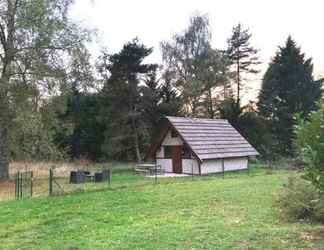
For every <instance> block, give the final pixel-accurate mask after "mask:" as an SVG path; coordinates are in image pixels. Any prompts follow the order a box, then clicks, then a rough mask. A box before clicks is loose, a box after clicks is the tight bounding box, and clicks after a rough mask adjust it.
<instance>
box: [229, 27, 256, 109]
mask: <svg viewBox="0 0 324 250" xmlns="http://www.w3.org/2000/svg"><path fill="white" fill-rule="evenodd" d="M251 36H252V35H251V33H250V31H249V30H248V29H244V28H243V26H242V24H240V23H239V24H238V25H236V26H234V27H233V30H232V35H231V37H230V38H229V39H228V40H227V43H228V48H227V55H228V57H229V59H230V64H231V65H232V66H233V68H234V71H235V72H234V76H235V78H236V79H235V82H236V89H237V92H236V102H237V104H239V103H240V99H241V90H242V87H243V86H242V80H244V79H243V74H247V73H252V74H256V73H258V72H259V71H258V70H257V69H256V68H255V66H256V65H258V64H260V62H259V60H258V57H257V52H258V50H256V49H255V48H253V47H252V46H251V45H250V39H251Z"/></svg>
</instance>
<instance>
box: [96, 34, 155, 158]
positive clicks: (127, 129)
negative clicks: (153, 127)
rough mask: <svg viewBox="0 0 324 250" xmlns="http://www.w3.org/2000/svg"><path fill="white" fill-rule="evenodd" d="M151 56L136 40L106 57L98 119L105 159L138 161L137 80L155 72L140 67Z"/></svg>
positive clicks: (138, 89)
mask: <svg viewBox="0 0 324 250" xmlns="http://www.w3.org/2000/svg"><path fill="white" fill-rule="evenodd" d="M151 53H152V48H147V47H145V46H144V45H143V44H141V43H140V42H139V41H138V39H134V40H133V41H131V42H128V43H127V44H125V45H124V47H123V48H122V50H121V51H120V52H119V53H116V54H113V55H108V56H106V59H107V62H104V63H103V65H102V67H103V68H104V69H103V70H102V72H103V73H104V74H105V75H107V74H106V72H104V71H109V74H108V76H109V77H108V79H107V81H106V83H105V86H104V88H103V90H102V92H101V106H102V110H101V114H100V119H101V121H102V123H103V124H105V125H106V130H105V141H104V144H103V152H104V153H105V154H106V156H108V157H109V158H119V159H127V158H128V159H132V158H133V156H132V155H135V156H136V158H137V161H138V162H140V161H141V159H142V156H141V152H140V151H141V149H140V140H141V136H142V134H141V132H142V130H141V129H140V128H141V122H142V121H141V119H140V118H141V106H140V97H141V96H140V87H139V84H140V77H141V76H145V75H147V74H149V73H150V72H152V71H154V70H155V69H156V67H157V66H156V65H155V64H144V63H143V60H144V59H145V58H146V57H147V56H148V55H150V54H151Z"/></svg>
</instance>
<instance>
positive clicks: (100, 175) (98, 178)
mask: <svg viewBox="0 0 324 250" xmlns="http://www.w3.org/2000/svg"><path fill="white" fill-rule="evenodd" d="M94 178H95V182H102V181H103V173H102V172H101V173H95V176H94Z"/></svg>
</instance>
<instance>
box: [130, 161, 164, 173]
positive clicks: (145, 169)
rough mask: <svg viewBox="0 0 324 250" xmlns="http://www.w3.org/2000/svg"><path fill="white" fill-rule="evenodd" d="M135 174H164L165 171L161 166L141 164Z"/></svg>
mask: <svg viewBox="0 0 324 250" xmlns="http://www.w3.org/2000/svg"><path fill="white" fill-rule="evenodd" d="M135 172H136V173H137V174H151V175H152V174H159V175H161V174H163V169H162V167H161V165H157V164H155V163H141V164H137V165H136V167H135Z"/></svg>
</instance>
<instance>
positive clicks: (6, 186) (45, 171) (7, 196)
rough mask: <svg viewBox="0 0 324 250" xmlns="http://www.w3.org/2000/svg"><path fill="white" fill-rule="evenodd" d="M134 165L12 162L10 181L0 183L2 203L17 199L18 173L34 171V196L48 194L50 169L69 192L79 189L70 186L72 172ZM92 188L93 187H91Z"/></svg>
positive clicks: (117, 168) (126, 168)
mask: <svg viewBox="0 0 324 250" xmlns="http://www.w3.org/2000/svg"><path fill="white" fill-rule="evenodd" d="M134 165H135V164H134V163H119V162H112V161H109V162H107V163H100V164H99V163H91V162H89V161H86V160H79V161H75V162H28V161H16V162H11V163H10V166H9V174H10V177H11V180H10V181H6V182H0V201H5V200H12V199H15V183H14V178H15V174H16V173H17V172H18V171H33V176H34V180H33V196H41V195H44V194H46V195H47V194H48V185H49V183H48V178H49V170H50V168H52V169H54V176H55V177H56V178H57V181H58V182H59V183H60V185H62V186H64V188H66V189H67V190H70V189H75V188H79V187H78V186H76V185H69V176H70V172H71V171H73V170H88V171H90V172H97V171H100V170H101V169H102V167H109V168H112V169H113V171H116V170H128V169H132V168H133V167H134ZM99 186H100V185H99ZM91 188H92V187H91Z"/></svg>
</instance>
